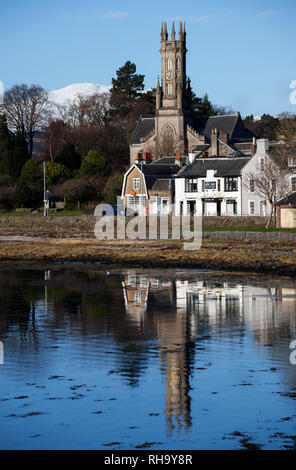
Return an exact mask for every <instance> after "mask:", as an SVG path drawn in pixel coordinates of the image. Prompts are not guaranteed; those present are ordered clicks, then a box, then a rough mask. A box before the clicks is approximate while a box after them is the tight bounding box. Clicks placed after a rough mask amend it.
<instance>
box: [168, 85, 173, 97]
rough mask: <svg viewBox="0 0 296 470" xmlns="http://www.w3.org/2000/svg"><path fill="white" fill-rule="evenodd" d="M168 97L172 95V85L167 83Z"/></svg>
mask: <svg viewBox="0 0 296 470" xmlns="http://www.w3.org/2000/svg"><path fill="white" fill-rule="evenodd" d="M167 88H168V95H172V94H173V84H172V83H168V87H167Z"/></svg>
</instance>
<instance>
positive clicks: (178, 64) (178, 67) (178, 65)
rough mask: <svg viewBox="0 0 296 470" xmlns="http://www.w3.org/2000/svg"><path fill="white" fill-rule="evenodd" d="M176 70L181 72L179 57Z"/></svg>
mask: <svg viewBox="0 0 296 470" xmlns="http://www.w3.org/2000/svg"><path fill="white" fill-rule="evenodd" d="M176 69H177V70H180V58H179V57H177V62H176Z"/></svg>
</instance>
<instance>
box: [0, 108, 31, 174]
mask: <svg viewBox="0 0 296 470" xmlns="http://www.w3.org/2000/svg"><path fill="white" fill-rule="evenodd" d="M28 158H29V154H28V147H27V142H26V140H25V139H24V137H23V136H22V135H20V134H17V135H13V134H12V133H10V132H9V130H8V127H7V121H6V116H5V115H2V116H1V117H0V174H2V175H9V176H11V177H12V178H14V179H17V178H18V177H19V176H20V174H21V170H22V167H23V166H24V164H25V163H26V161H27V160H28Z"/></svg>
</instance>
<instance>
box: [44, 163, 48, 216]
mask: <svg viewBox="0 0 296 470" xmlns="http://www.w3.org/2000/svg"><path fill="white" fill-rule="evenodd" d="M43 191H44V193H43V203H44V210H43V215H44V217H47V216H48V209H49V192H48V191H46V177H45V162H43Z"/></svg>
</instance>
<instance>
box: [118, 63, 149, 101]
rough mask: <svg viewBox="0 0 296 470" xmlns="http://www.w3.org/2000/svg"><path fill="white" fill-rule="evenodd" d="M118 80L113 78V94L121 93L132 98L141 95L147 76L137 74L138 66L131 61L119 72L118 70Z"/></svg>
mask: <svg viewBox="0 0 296 470" xmlns="http://www.w3.org/2000/svg"><path fill="white" fill-rule="evenodd" d="M116 75H117V78H112V90H111V92H114V91H116V92H119V93H122V94H124V95H126V96H128V97H130V98H135V97H136V96H138V95H139V91H141V90H144V78H145V75H139V74H137V73H136V65H135V64H133V63H132V62H130V61H129V60H128V61H127V62H126V63H125V64H124V65H123V66H122V67H120V68H119V69H118V70H116Z"/></svg>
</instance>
